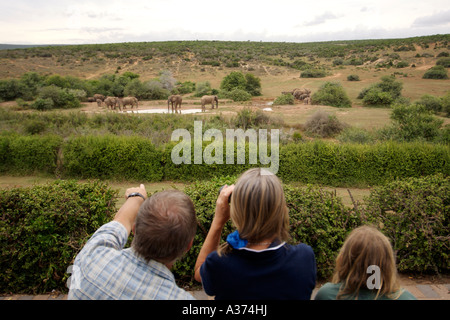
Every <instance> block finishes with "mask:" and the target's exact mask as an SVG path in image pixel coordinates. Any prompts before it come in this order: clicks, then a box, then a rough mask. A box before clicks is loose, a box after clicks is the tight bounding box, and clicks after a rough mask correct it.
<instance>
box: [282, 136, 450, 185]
mask: <svg viewBox="0 0 450 320" xmlns="http://www.w3.org/2000/svg"><path fill="white" fill-rule="evenodd" d="M435 173H443V174H445V175H448V174H450V148H449V147H447V146H444V145H436V144H426V143H394V142H385V143H378V144H370V145H361V144H335V143H326V142H322V141H317V142H313V143H303V144H289V145H286V146H284V147H282V148H281V150H280V171H279V173H278V175H279V176H280V177H282V178H283V179H284V180H286V181H300V182H304V183H320V184H324V185H335V186H339V185H345V186H350V185H351V186H367V185H379V184H383V183H385V182H388V181H392V180H394V179H397V178H407V177H420V176H426V175H431V174H435Z"/></svg>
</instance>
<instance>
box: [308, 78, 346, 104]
mask: <svg viewBox="0 0 450 320" xmlns="http://www.w3.org/2000/svg"><path fill="white" fill-rule="evenodd" d="M311 100H312V102H311V103H313V104H323V105H326V106H333V107H338V108H351V106H352V102H351V101H350V98H349V97H348V96H347V93H346V92H345V90H344V88H343V87H342V85H341V84H340V83H339V82H325V83H324V84H323V85H322V86H321V87H320V89H319V90H318V91H317V92H315V93H314V94H313V95H312V97H311Z"/></svg>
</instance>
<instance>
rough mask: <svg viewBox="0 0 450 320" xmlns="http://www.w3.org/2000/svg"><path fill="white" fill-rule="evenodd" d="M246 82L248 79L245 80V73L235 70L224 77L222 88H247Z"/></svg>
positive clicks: (226, 89) (229, 89) (225, 89)
mask: <svg viewBox="0 0 450 320" xmlns="http://www.w3.org/2000/svg"><path fill="white" fill-rule="evenodd" d="M246 84H247V81H246V80H245V76H244V74H243V73H242V72H239V71H233V72H231V73H230V74H229V75H227V76H226V77H224V78H223V79H222V82H221V83H220V89H222V90H224V91H232V90H234V89H241V90H245V86H246Z"/></svg>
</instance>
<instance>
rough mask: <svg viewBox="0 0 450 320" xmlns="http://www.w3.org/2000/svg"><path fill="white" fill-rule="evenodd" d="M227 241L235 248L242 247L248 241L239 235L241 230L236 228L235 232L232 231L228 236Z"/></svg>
mask: <svg viewBox="0 0 450 320" xmlns="http://www.w3.org/2000/svg"><path fill="white" fill-rule="evenodd" d="M227 242H228V243H229V244H230V246H232V247H233V248H234V249H240V248H243V247H245V246H246V245H247V243H248V241H247V240H245V239H241V237H240V236H239V232H238V231H237V230H236V231H235V232H233V233H230V234H229V235H228V236H227Z"/></svg>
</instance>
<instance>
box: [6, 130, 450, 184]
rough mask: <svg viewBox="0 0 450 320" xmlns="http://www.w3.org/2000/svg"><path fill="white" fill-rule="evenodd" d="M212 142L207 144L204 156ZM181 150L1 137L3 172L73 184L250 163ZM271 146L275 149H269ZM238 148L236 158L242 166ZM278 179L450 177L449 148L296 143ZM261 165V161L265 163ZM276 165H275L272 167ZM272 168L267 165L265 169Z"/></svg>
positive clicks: (233, 170)
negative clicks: (177, 155)
mask: <svg viewBox="0 0 450 320" xmlns="http://www.w3.org/2000/svg"><path fill="white" fill-rule="evenodd" d="M209 143H210V142H204V143H203V149H202V150H204V149H205V147H207V146H208V145H209ZM176 144H177V143H175V142H170V143H167V144H165V145H163V146H162V147H159V148H156V147H155V146H154V145H153V144H152V143H151V142H150V141H149V140H148V139H145V138H143V137H134V136H131V137H129V136H114V135H106V136H83V137H74V138H69V139H67V140H66V141H63V140H62V139H61V138H59V137H57V136H20V135H11V136H0V160H1V163H0V172H3V173H19V174H30V173H35V172H44V173H47V174H55V175H57V176H59V174H62V176H63V177H69V178H99V179H116V180H141V181H162V180H178V181H195V180H207V179H211V178H214V177H221V176H227V175H229V176H233V175H238V174H240V173H241V172H243V171H245V170H247V169H248V168H250V167H255V166H260V164H259V163H257V164H249V160H248V156H249V149H248V145H247V146H246V151H245V157H246V160H245V164H242V165H238V164H226V150H225V148H224V151H223V164H209V165H208V164H205V163H204V161H203V162H202V164H194V145H193V144H192V148H191V151H192V152H191V164H183V163H182V164H178V165H177V164H174V163H173V161H172V159H171V152H172V149H173V147H174V146H175V145H176ZM269 145H270V143H269ZM236 154H237V151H236V144H235V147H234V159H235V162H236V159H237V156H236ZM279 154H280V159H279V161H280V167H279V171H278V176H279V177H280V178H282V179H283V180H284V181H287V182H288V181H298V182H303V183H318V184H324V185H334V186H368V185H380V184H383V183H385V182H388V181H391V180H393V179H397V178H407V177H420V176H427V175H432V174H436V173H442V174H444V175H449V174H450V147H449V146H446V145H440V144H430V143H416V142H413V143H398V142H383V143H376V144H366V145H361V144H347V143H344V144H338V143H333V142H324V141H313V142H300V143H289V144H286V145H281V146H280V149H279ZM258 159H259V156H258ZM269 165H270V164H269ZM266 166H267V165H266Z"/></svg>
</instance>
